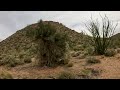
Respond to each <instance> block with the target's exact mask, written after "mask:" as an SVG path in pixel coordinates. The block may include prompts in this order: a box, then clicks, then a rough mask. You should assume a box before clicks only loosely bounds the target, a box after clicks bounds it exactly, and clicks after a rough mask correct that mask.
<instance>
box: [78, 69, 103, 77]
mask: <svg viewBox="0 0 120 90" xmlns="http://www.w3.org/2000/svg"><path fill="white" fill-rule="evenodd" d="M101 72H102V70H98V69H94V68H84V69H83V70H81V74H80V75H79V76H80V77H81V78H82V79H91V78H95V77H96V76H99V75H100V74H101Z"/></svg>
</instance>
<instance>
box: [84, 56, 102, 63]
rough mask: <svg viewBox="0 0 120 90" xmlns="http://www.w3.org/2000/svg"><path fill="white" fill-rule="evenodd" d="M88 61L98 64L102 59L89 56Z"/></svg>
mask: <svg viewBox="0 0 120 90" xmlns="http://www.w3.org/2000/svg"><path fill="white" fill-rule="evenodd" d="M86 63H87V64H96V63H100V60H98V59H96V58H95V57H92V56H91V57H88V58H87V59H86Z"/></svg>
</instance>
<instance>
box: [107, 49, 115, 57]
mask: <svg viewBox="0 0 120 90" xmlns="http://www.w3.org/2000/svg"><path fill="white" fill-rule="evenodd" d="M115 54H116V52H115V50H114V49H108V50H107V51H106V52H105V56H107V57H112V56H114V55H115Z"/></svg>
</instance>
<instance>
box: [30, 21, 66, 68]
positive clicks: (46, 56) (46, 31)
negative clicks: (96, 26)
mask: <svg viewBox="0 0 120 90" xmlns="http://www.w3.org/2000/svg"><path fill="white" fill-rule="evenodd" d="M29 34H31V36H33V37H34V39H35V42H36V43H37V44H38V47H37V51H38V58H39V60H40V65H41V66H50V67H51V66H56V65H59V64H64V63H66V61H67V58H66V52H67V47H66V46H67V35H66V34H64V33H60V32H59V33H58V32H57V31H56V29H55V28H54V27H52V26H51V25H50V23H44V22H43V21H42V20H40V22H38V26H37V28H36V29H35V30H31V31H29Z"/></svg>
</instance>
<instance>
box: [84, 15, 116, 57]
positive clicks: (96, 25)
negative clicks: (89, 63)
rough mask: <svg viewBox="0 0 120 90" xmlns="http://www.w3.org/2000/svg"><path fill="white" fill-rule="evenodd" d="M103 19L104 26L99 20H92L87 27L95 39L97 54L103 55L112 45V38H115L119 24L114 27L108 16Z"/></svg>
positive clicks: (94, 44)
mask: <svg viewBox="0 0 120 90" xmlns="http://www.w3.org/2000/svg"><path fill="white" fill-rule="evenodd" d="M101 18H102V24H101V23H100V22H99V21H98V20H96V21H94V20H93V19H92V18H91V21H90V23H89V24H88V25H86V27H87V29H88V31H89V32H90V33H91V35H92V37H93V39H92V41H93V42H94V43H93V46H94V48H95V53H96V54H100V55H103V54H105V52H106V50H107V48H108V46H109V45H111V36H113V34H114V31H115V29H116V26H117V24H116V25H113V22H112V21H110V20H109V19H108V17H107V16H106V15H105V17H101Z"/></svg>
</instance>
